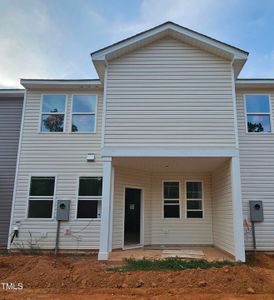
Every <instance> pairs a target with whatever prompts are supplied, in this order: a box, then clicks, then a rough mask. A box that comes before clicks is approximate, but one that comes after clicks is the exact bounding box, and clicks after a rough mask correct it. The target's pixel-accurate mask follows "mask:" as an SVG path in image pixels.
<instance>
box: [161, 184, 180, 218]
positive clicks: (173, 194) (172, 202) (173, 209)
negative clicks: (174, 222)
mask: <svg viewBox="0 0 274 300" xmlns="http://www.w3.org/2000/svg"><path fill="white" fill-rule="evenodd" d="M163 196H164V218H180V182H178V181H165V182H164V183H163Z"/></svg>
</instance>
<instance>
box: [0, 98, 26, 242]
mask: <svg viewBox="0 0 274 300" xmlns="http://www.w3.org/2000/svg"><path fill="white" fill-rule="evenodd" d="M22 106H23V97H19V98H10V97H1V98H0V247H6V246H7V241H8V234H9V224H10V214H11V206H12V195H13V184H14V177H15V169H16V158H17V149H18V142H19V136H20V125H21V114H22Z"/></svg>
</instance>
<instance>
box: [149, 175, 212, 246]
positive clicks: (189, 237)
mask: <svg viewBox="0 0 274 300" xmlns="http://www.w3.org/2000/svg"><path fill="white" fill-rule="evenodd" d="M164 180H179V181H180V188H181V191H180V192H181V193H180V196H181V198H180V212H181V218H180V219H164V218H163V195H162V183H163V181H164ZM186 180H188V181H191V180H193V181H196V180H197V181H202V182H203V189H204V190H203V194H204V201H203V206H204V213H203V214H204V218H203V219H189V218H186V187H185V182H186ZM151 201H152V204H151V220H152V225H151V243H152V244H185V245H187V244H193V245H194V244H212V213H211V177H210V175H200V174H197V175H193V174H174V175H165V174H157V175H155V176H154V177H153V180H152V200H151Z"/></svg>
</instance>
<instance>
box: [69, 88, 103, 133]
mask: <svg viewBox="0 0 274 300" xmlns="http://www.w3.org/2000/svg"><path fill="white" fill-rule="evenodd" d="M74 96H95V112H94V113H93V112H76V113H74V112H73V101H74ZM97 110H98V96H97V94H81V93H79V94H72V95H71V108H70V129H69V131H70V133H72V134H95V133H96V131H97ZM73 115H92V116H94V131H89V132H86V131H85V132H83V131H72V119H73Z"/></svg>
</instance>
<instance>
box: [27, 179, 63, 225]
mask: <svg viewBox="0 0 274 300" xmlns="http://www.w3.org/2000/svg"><path fill="white" fill-rule="evenodd" d="M33 177H54V192H53V196H30V186H31V178H33ZM28 184H29V186H28V200H27V205H26V212H25V215H26V219H28V220H35V221H52V220H53V219H54V212H55V204H56V189H57V175H56V174H31V175H30V176H29V180H28ZM30 200H38V201H44V200H52V212H51V217H50V218H29V204H30Z"/></svg>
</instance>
